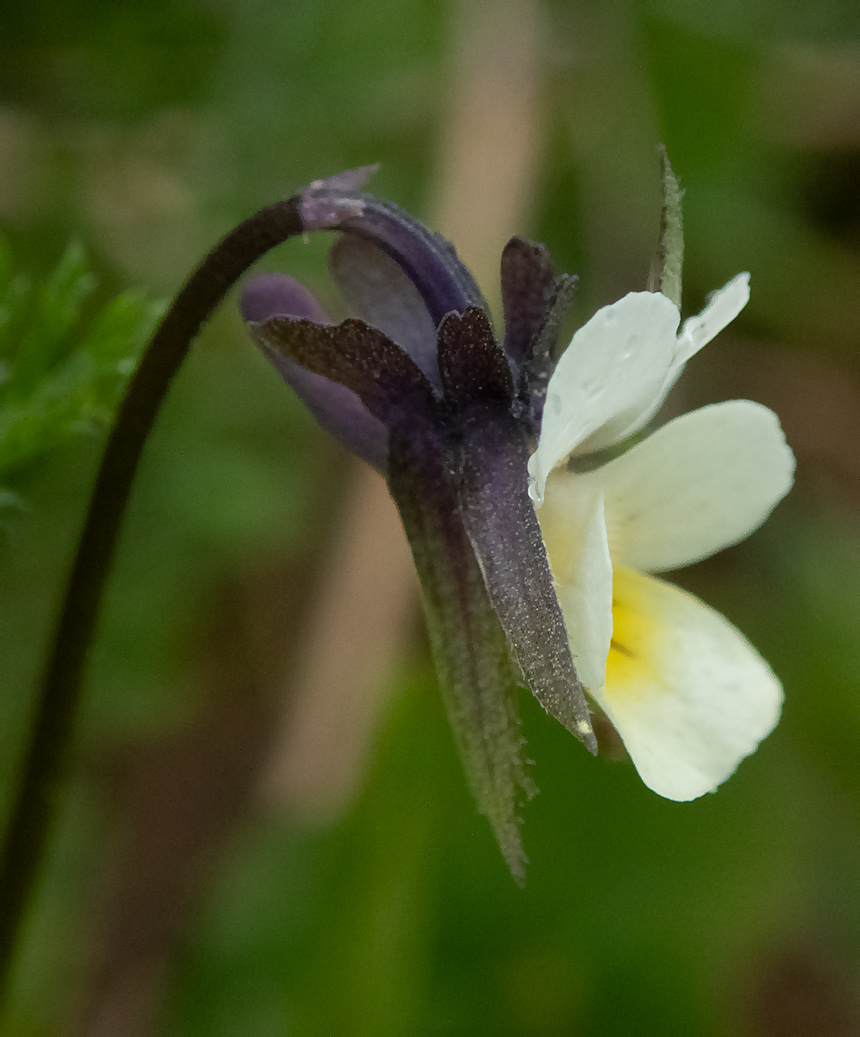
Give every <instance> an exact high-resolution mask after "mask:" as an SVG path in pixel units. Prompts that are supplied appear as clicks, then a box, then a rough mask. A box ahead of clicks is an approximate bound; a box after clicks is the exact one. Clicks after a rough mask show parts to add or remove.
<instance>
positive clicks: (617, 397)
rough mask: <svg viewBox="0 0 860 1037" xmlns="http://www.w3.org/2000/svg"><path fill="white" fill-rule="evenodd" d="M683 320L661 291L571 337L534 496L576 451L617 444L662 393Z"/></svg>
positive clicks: (556, 375)
mask: <svg viewBox="0 0 860 1037" xmlns="http://www.w3.org/2000/svg"><path fill="white" fill-rule="evenodd" d="M679 320H680V315H679V313H678V310H677V308H676V307H675V306H674V305H673V303H671V302H670V301H669V300H668V299H667V298H666V296H665V295H661V294H660V293H659V292H631V293H630V294H629V295H625V296H624V298H623V299H619V301H618V302H616V303H613V304H612V305H611V306H605V307H604V308H603V309H602V310H598V311H597V313H595V315H594V316H593V317H592V318H591V320H590V321H588V323H587V324H585V325H583V326H582V327H581V328H580V329H579V330H578V331H577V332H576V334H575V335H574V336H573V339H572V340H571V343H570V345H569V346H568V347H567V349H566V350H565V351H564V353H563V354H562V356H561V359H560V360H559V362H558V364H557V365H556V368H555V371H554V372H553V374H552V377H551V378H550V381H549V385H548V387H547V396H546V403H545V405H544V412H543V420H542V425H541V434H540V439H539V441H538V447H537V450H536V451H535V453H534V454H533V455H532V457H531V459H530V461H529V473H530V474H531V479H532V482H531V486H530V487H529V493H530V494H531V495H532V498H533V499H534V500H536V501H541V500H542V499H543V491H544V485H545V483H546V478H547V476H548V475H549V473H550V472H551V471H552V469H553V468H555V466H556V465H557V464H559V463H560V462H561V461H563V460H564V459H565V458H566V457H568V455H569V454H570V453H571V452H572V451H574V450H575V449H577V448H578V447H580V448H582V449H589V450H596V449H599V448H600V447H601V446H603V445H605V444H607V443H612V442H615V441H616V440H617V439H618V438H619V434H620V433H623V431H624V429H626V428H627V427H628V426H629V425H630V424H631V422H632V421H634V420H635V418H636V416H637V415H638V414H640V413H641V412H642V410H643V409H644V408H646V407H647V406H648V405H649V404H650V402H651V401H652V400H653V399H654V397H655V395H656V394H657V393H658V392H659V391H660V387H661V386H662V385H663V383H664V382H665V380H666V375H667V373H668V371H669V368H670V367H671V364H672V358H673V356H674V351H675V333H676V331H677V330H678V322H679Z"/></svg>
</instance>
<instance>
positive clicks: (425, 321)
mask: <svg viewBox="0 0 860 1037" xmlns="http://www.w3.org/2000/svg"><path fill="white" fill-rule="evenodd" d="M329 266H330V267H331V272H332V277H333V278H334V281H335V283H336V284H337V286H338V288H339V289H340V293H341V296H342V297H343V300H344V302H345V303H346V308H347V312H348V313H349V314H350V315H351V316H353V317H360V318H361V320H363V321H364V322H365V323H366V324H370V325H371V326H372V327H374V328H379V330H380V331H381V332H383V334H385V335H386V336H387V337H388V338H390V339H391V340H392V342H396V343H397V345H398V346H400V347H401V348H402V349H403V350H405V351H406V352H407V353H408V354H409V356H411V357H412V359H413V360H414V361H415V363H416V364H417V365H418V366H419V367H420V368H421V370H422V372H423V373H424V375H425V377H426V378H427V380H428V381H429V382H430V383H431V385H433V386H436V387H437V388H438V386H439V370H438V367H437V365H436V325H435V324H434V323H433V320H432V318H431V316H430V312H429V310H428V309H427V306H426V305H425V303H424V299H423V298H422V296H421V293H420V292H419V291H418V289H417V288H416V287H415V285H414V284H413V283H412V281H411V280H410V278H409V276H408V274H407V273H406V272H405V270H404V269H403V268H402V267H401V266H400V264H399V263H398V262H397V260H396V259H393V258H392V257H391V256H390V255H389V254H388V253H387V252H386V251H385V250H384V249H382V248H381V247H380V246H379V245H377V244H375V243H374V242H373V241H371V240H370V239H369V238H364V237H359V236H357V235H355V234H339V235H338V237H337V240H336V242H335V244H334V246H333V247H332V250H331V253H330V256H329Z"/></svg>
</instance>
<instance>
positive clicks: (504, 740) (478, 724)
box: [388, 418, 535, 885]
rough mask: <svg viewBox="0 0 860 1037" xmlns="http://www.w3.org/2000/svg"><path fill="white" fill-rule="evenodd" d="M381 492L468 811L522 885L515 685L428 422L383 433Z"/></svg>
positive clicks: (522, 795) (525, 792) (446, 450)
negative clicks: (411, 572) (403, 548)
mask: <svg viewBox="0 0 860 1037" xmlns="http://www.w3.org/2000/svg"><path fill="white" fill-rule="evenodd" d="M388 485H389V489H390V491H391V495H392V497H393V498H394V501H395V503H396V504H397V507H398V509H399V511H400V517H401V519H402V521H403V526H404V529H405V530H406V535H407V538H408V539H409V544H410V546H411V548H412V554H413V557H414V559H415V567H416V569H417V570H418V576H419V578H420V583H421V591H422V596H423V599H424V608H425V612H426V615H427V625H428V629H429V632H430V641H431V645H432V647H433V656H434V661H435V664H436V670H437V673H438V675H439V684H440V687H441V689H442V693H443V695H444V698H445V704H446V707H447V710H448V715H449V717H450V720H451V726H452V728H453V730H454V737H455V740H456V742H457V748H458V749H459V752H460V756H461V758H462V760H463V765H464V767H465V770H466V774H467V775H468V778H469V783H470V785H471V787H472V792H473V793H474V796H475V799H476V801H477V804H478V809H479V810H480V811H481V813H482V814H484V815H485V816H486V817H487V818H488V819H489V821H490V824H491V826H492V828H493V832H494V834H495V836H496V839H497V840H498V842H499V846H500V848H501V850H502V853H503V855H504V857H505V860H506V861H507V864H508V867H509V868H510V870H511V874H512V875H513V877H514V879H515V880H516V881H517V882H518V883H519V884H520V885H522V884H523V883H524V881H525V865H526V858H525V855H524V853H523V847H522V841H521V838H520V807H521V806H522V804H523V802H524V801H525V800H527V799H531V797H532V796H533V795H534V793H535V787H534V784H533V782H532V780H531V776H530V775H529V773H528V769H527V765H526V761H525V759H524V755H523V746H524V739H523V736H522V731H521V729H520V721H519V715H518V710H517V692H518V688H517V676H516V672H515V667H514V664H513V661H512V660H511V658H510V653H509V651H508V647H507V643H506V639H505V634H504V631H503V630H502V628H501V626H500V624H499V617H498V616H497V615H496V612H495V611H494V610H493V607H492V605H491V604H490V601H489V599H488V597H487V591H486V588H485V586H484V581H483V577H482V575H481V570H480V568H479V567H478V564H477V562H476V560H475V554H474V552H473V550H472V545H471V544H470V543H469V540H468V538H467V536H466V533H465V530H464V528H463V522H462V519H461V516H460V510H459V507H458V500H457V489H456V485H455V484H454V482H453V481H452V478H451V473H450V443H449V441H448V437H447V435H446V434H445V432H444V430H443V429H442V428H441V427H440V426H439V424H438V423H437V422H436V421H434V420H432V419H431V420H425V419H423V418H419V420H417V421H413V422H409V423H404V424H403V425H402V426H400V427H399V428H395V429H392V433H391V454H390V462H389V474H388Z"/></svg>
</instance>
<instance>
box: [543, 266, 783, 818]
mask: <svg viewBox="0 0 860 1037" xmlns="http://www.w3.org/2000/svg"><path fill="white" fill-rule="evenodd" d="M748 298H749V277H748V275H747V274H741V275H739V276H738V277H736V278H734V279H733V280H732V281H730V282H729V284H727V285H726V286H725V288H723V289H722V290H721V291H719V292H716V293H714V295H713V296H712V297H711V299H710V302H709V303H708V305H707V306H706V307H705V309H704V310H703V311H702V313H701V314H699V315H698V316H697V317H694V318H692V319H690V320H688V321H686V322H685V323H684V324H683V325H682V326H681V327H680V332H679V330H678V329H679V324H680V314H679V312H678V309H677V307H676V306H675V305H674V304H673V303H672V302H671V301H670V300H669V299H667V298H666V297H665V296H663V295H661V294H659V293H653V292H637V293H631V294H630V295H627V296H625V297H624V298H623V299H621V300H620V301H619V302H617V303H614V304H613V305H611V306H607V307H605V308H604V309H602V310H600V311H599V312H598V313H596V314H595V315H594V317H592V319H591V320H590V321H588V323H587V324H585V325H584V326H583V327H582V328H580V329H579V331H577V332H576V334H575V335H574V337H573V340H572V341H571V344H570V346H569V347H568V348H567V350H566V351H565V353H564V354H563V355H562V357H561V359H560V361H559V363H558V365H557V367H556V369H555V372H554V373H553V376H552V378H551V380H550V383H549V386H548V390H547V399H546V405H545V409H544V415H543V425H542V429H541V434H540V440H539V443H538V447H537V450H536V451H535V453H534V454H533V455H532V457H531V460H530V463H529V472H530V476H531V485H530V493H531V495H532V497H533V498H534V499H535V501H536V503H537V504H538V506H540V505H541V503H542V505H543V506H542V507H541V508H540V511H539V518H540V523H541V528H542V531H543V534H544V539H545V543H546V547H547V552H548V554H549V559H550V564H551V567H552V570H553V574H554V576H555V578H556V580H557V582H558V597H559V602H560V604H561V607H562V610H563V612H564V616H565V622H566V625H567V628H568V634H569V637H570V644H571V649H572V651H573V655H574V660H575V663H576V667H577V671H578V674H579V677H580V679H581V680H582V682H583V684H584V685H585V687H586V688H587V689H588V691H589V692H590V694H591V695H592V696H593V698H594V699H595V700H596V701H597V702H598V703H599V705H600V706H601V708H602V709H603V710H604V712H605V713H606V714H607V716H608V717H609V719H610V720H611V721H612V723H613V724H614V725H615V727H616V728H617V730H618V732H619V734H620V735H621V737H622V739H623V740H624V743H625V745H626V747H627V750H628V752H629V753H630V756H631V758H632V759H633V762H634V764H635V765H636V768H637V770H638V771H639V774H640V775H641V777H642V779H643V781H644V782H645V783H646V785H648V786H649V787H650V788H652V789H653V790H654V791H655V792H658V793H659V794H660V795H663V796H666V797H667V798H669V799H675V800H688V799H694V798H695V797H697V796H700V795H702V794H703V793H705V792H710V791H713V790H714V789H716V787H717V786H718V785H719V784H720V783H721V782H722V781H724V780H725V779H726V778H727V777H728V776H729V775H730V774H731V773H732V772H733V771H734V770H735V768H736V767H737V765H738V763H739V762H740V761H741V760H742V759H743V758H744V757H745V756H747V755H748V754H749V753H751V752H752V751H753V750H754V749H755V748H756V746H757V745H758V743H759V742H760V741H761V739H762V738H764V737H765V736H766V735H767V734H768V733H769V732H770V731H771V730H772V728H773V727H774V725H775V724H776V722H777V720H778V718H779V713H780V708H781V703H782V689H781V687H780V684H779V682H778V681H777V679H776V677H775V676H774V675H773V673H772V672H771V670H770V668H769V667H768V665H767V663H765V661H764V660H763V659H762V658H761V657H760V656H759V655H758V653H757V652H756V651H755V650H754V649H753V647H752V646H751V645H750V644H749V643H748V642H747V640H746V639H745V638H744V637H743V635H742V634H741V633H740V632H739V631H738V630H736V629H735V628H734V627H733V626H732V625H731V624H730V623H729V622H728V621H727V620H726V619H724V618H723V617H722V616H721V615H719V613H717V612H715V611H713V610H712V609H710V608H709V607H708V606H706V605H704V604H703V603H702V602H701V601H699V600H698V599H697V598H695V597H693V596H692V595H690V594H688V593H686V592H685V591H682V590H680V589H678V588H677V587H674V586H672V585H671V584H668V583H665V582H663V581H662V580H658V579H656V578H654V577H652V576H649V575H646V573H648V572H659V571H662V570H667V569H675V568H678V567H680V566H683V565H688V564H690V563H691V562H695V561H698V560H699V559H702V558H706V557H708V556H709V555H711V554H714V553H715V552H717V551H719V550H721V549H722V548H724V547H727V546H728V545H730V544H734V543H737V542H738V541H739V540H742V539H744V538H745V537H746V536H748V535H749V534H750V533H751V532H753V530H755V529H756V528H758V526H759V525H760V524H761V523H762V522H763V521H764V520H765V518H766V517H767V516H768V514H769V513H770V512H771V510H772V509H773V507H774V506H775V505H776V504H777V502H778V501H779V500H780V499H781V498H782V497H783V496H784V495H785V494H786V493H787V492H788V490H789V488H790V487H791V483H792V479H793V472H794V457H793V455H792V453H791V450H790V449H789V448H788V446H787V445H786V442H785V439H784V437H783V434H782V431H781V429H780V426H779V422H778V420H777V418H776V415H775V414H773V413H772V412H771V411H770V410H768V409H767V408H766V407H763V406H761V405H759V404H756V403H752V402H750V401H748V400H733V401H730V402H728V403H720V404H715V405H713V406H710V407H703V408H701V409H700V410H697V411H694V412H692V413H690V414H686V415H684V416H683V417H680V418H676V419H675V420H674V421H671V422H669V423H668V424H667V425H665V426H663V427H662V428H661V429H659V430H658V431H657V432H655V433H653V434H652V435H651V436H649V437H648V438H647V439H645V440H644V441H642V442H640V443H639V444H637V445H636V446H634V447H632V448H631V449H630V450H628V451H627V452H626V453H624V454H622V455H621V456H620V457H617V458H615V459H614V460H612V461H609V462H608V463H607V464H604V465H603V466H602V467H600V468H597V469H595V470H593V471H590V472H588V473H586V474H573V473H571V472H568V471H566V470H563V469H562V470H558V469H557V468H556V466H558V465H559V464H560V463H561V462H563V461H565V460H566V459H567V458H568V457H570V456H571V454H585V453H589V452H592V451H594V450H598V449H601V448H603V447H607V446H610V445H612V444H614V443H617V442H619V441H620V440H621V439H623V438H624V437H625V436H627V435H629V434H630V433H632V432H634V431H636V430H637V429H639V428H641V427H642V426H643V425H644V424H645V423H646V422H647V421H648V420H649V418H651V417H652V416H653V414H654V413H655V412H656V410H657V409H658V407H659V406H660V404H661V403H662V401H663V399H664V398H665V396H666V394H667V392H668V391H669V389H670V388H671V387H672V385H673V384H674V382H675V381H676V379H677V377H678V375H679V374H680V373H681V370H682V368H683V365H684V363H685V362H686V361H687V360H688V359H689V358H690V357H691V356H692V355H693V354H694V353H695V352H697V351H698V350H699V349H700V348H701V347H702V346H703V345H705V344H706V343H707V342H709V341H710V340H711V339H712V338H713V337H714V336H715V335H716V334H718V333H719V332H720V331H721V330H722V329H723V328H724V327H725V326H726V325H727V324H728V323H729V322H730V321H731V320H733V319H734V317H736V316H737V314H738V313H739V312H740V310H741V309H742V308H743V307H744V305H745V304H746V302H747V299H748ZM553 469H556V470H555V471H554V472H553ZM551 472H552V473H553V474H552V476H551V478H550V479H549V482H547V477H548V476H550V473H551Z"/></svg>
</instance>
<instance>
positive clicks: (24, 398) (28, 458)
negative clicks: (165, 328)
mask: <svg viewBox="0 0 860 1037" xmlns="http://www.w3.org/2000/svg"><path fill="white" fill-rule="evenodd" d="M95 287H96V278H95V275H94V274H93V273H92V271H91V270H90V269H89V267H88V265H87V262H86V259H85V257H84V254H83V250H82V249H81V248H80V247H79V246H71V247H70V248H69V249H68V250H67V251H66V253H65V255H64V256H63V258H62V259H61V260H60V262H59V263H58V265H57V267H56V269H55V270H54V271H53V272H52V273H51V274H50V276H49V277H48V278H47V280H46V281H45V283H44V284H42V285H38V286H36V285H33V284H32V283H31V282H30V280H29V279H28V278H27V277H26V275H24V274H23V273H20V272H19V271H17V270H16V269H15V266H14V261H13V259H12V255H11V252H10V249H9V247H8V245H7V244H6V242H4V241H3V240H2V239H0V364H2V367H0V492H2V493H3V494H4V496H3V497H0V503H2V500H3V499H6V500H9V501H11V500H13V499H14V497H13V495H12V492H11V490H9V489H8V487H9V485H10V481H11V480H12V479H14V477H15V475H17V474H18V473H19V472H20V470H21V469H22V468H23V467H25V466H26V465H28V464H32V463H33V462H34V461H36V460H37V459H39V458H41V457H43V456H45V455H46V454H48V453H50V452H51V451H52V450H58V449H60V448H61V447H62V446H64V445H65V443H66V442H67V441H68V440H70V439H72V438H74V437H75V436H78V435H81V434H87V433H89V434H92V433H93V432H94V431H95V429H96V428H99V427H102V426H104V425H106V424H107V423H108V422H109V421H110V418H111V416H112V414H113V411H114V407H115V405H116V403H117V400H118V399H119V395H120V393H121V391H122V389H123V387H124V385H125V383H126V381H127V379H128V376H129V375H130V374H131V372H132V370H133V369H134V365H135V363H136V361H137V358H138V355H139V353H140V351H141V349H142V347H143V344H144V342H145V341H146V340H147V339H148V338H149V336H150V334H151V333H152V331H153V329H154V327H155V321H156V319H157V317H158V316H159V312H160V307H158V306H156V305H153V304H152V303H151V302H148V301H147V300H146V299H145V298H144V297H143V295H141V294H140V293H136V292H125V293H124V294H122V295H121V296H119V297H118V298H116V299H113V300H111V301H110V302H108V303H107V304H106V305H104V306H102V307H101V309H100V310H99V312H98V313H96V314H95V315H91V316H90V318H89V320H88V321H87V322H86V325H85V326H84V327H83V329H82V328H81V325H82V323H83V311H84V307H85V306H86V304H87V302H89V301H90V300H91V296H92V293H93V291H94V290H95Z"/></svg>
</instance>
